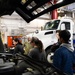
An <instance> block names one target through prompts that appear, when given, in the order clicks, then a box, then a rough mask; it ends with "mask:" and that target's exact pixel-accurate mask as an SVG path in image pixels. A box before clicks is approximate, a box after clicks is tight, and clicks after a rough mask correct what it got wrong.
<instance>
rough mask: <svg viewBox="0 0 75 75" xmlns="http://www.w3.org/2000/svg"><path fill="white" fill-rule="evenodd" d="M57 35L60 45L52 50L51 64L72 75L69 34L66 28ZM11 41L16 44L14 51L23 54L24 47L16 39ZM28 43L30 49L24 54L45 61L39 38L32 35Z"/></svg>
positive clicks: (72, 61)
mask: <svg viewBox="0 0 75 75" xmlns="http://www.w3.org/2000/svg"><path fill="white" fill-rule="evenodd" d="M58 36H59V39H58V41H59V43H60V45H59V47H58V48H57V49H56V50H55V51H54V56H53V65H54V66H55V67H57V68H58V69H59V70H62V71H63V72H65V73H67V74H68V75H73V63H74V49H73V47H71V45H70V43H69V40H70V37H71V34H70V32H69V31H67V30H61V31H60V32H59V34H58ZM15 42H16V43H15ZM13 43H14V44H15V45H16V46H15V51H14V53H17V52H20V53H21V54H24V49H23V47H22V44H21V43H19V41H18V39H14V40H13ZM29 43H30V45H31V49H30V50H29V52H28V53H26V54H27V55H28V56H29V57H31V58H33V59H35V60H36V59H37V60H38V61H46V52H45V50H44V49H43V43H42V42H41V40H39V39H38V38H36V37H32V38H31V40H30V42H29ZM23 66H24V64H23Z"/></svg>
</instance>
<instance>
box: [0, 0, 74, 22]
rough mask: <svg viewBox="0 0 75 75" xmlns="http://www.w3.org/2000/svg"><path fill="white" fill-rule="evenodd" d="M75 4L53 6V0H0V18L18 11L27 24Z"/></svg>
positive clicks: (63, 2)
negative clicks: (48, 13)
mask: <svg viewBox="0 0 75 75" xmlns="http://www.w3.org/2000/svg"><path fill="white" fill-rule="evenodd" d="M57 1H58V0H57ZM73 2H75V0H63V1H62V2H60V3H56V4H53V3H52V0H43V1H42V0H0V16H3V15H11V14H12V13H13V12H14V11H16V12H17V13H18V14H19V15H20V16H21V17H22V18H23V19H24V20H25V21H26V22H30V21H32V20H34V19H35V18H37V17H39V16H41V15H43V14H45V13H47V12H50V11H52V10H54V9H56V8H59V7H61V6H64V5H67V4H70V3H73ZM40 10H41V11H40Z"/></svg>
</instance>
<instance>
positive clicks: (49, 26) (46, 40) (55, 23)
mask: <svg viewBox="0 0 75 75" xmlns="http://www.w3.org/2000/svg"><path fill="white" fill-rule="evenodd" d="M57 30H69V31H70V33H71V38H70V43H71V45H72V46H74V43H75V36H74V35H75V34H74V33H75V23H74V21H73V19H71V18H68V17H65V18H62V19H55V20H51V21H50V22H47V23H46V24H45V26H44V30H42V31H38V32H36V33H35V32H34V33H32V34H28V35H27V36H35V37H37V38H39V39H40V40H41V41H42V42H43V45H44V49H45V50H46V51H47V50H48V49H49V48H50V46H51V45H52V44H54V43H56V42H57V37H56V31H57Z"/></svg>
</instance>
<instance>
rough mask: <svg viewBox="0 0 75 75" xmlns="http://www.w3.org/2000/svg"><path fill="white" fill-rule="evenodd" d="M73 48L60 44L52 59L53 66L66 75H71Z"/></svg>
mask: <svg viewBox="0 0 75 75" xmlns="http://www.w3.org/2000/svg"><path fill="white" fill-rule="evenodd" d="M73 51H74V49H73V47H72V46H71V45H70V44H66V43H62V44H61V45H60V47H59V48H58V49H57V50H56V52H55V53H54V57H53V65H54V66H55V67H57V68H58V69H60V70H62V71H63V72H65V73H67V74H68V75H73Z"/></svg>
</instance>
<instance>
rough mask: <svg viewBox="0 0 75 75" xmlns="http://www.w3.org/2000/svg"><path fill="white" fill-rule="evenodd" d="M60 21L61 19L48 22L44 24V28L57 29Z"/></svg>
mask: <svg viewBox="0 0 75 75" xmlns="http://www.w3.org/2000/svg"><path fill="white" fill-rule="evenodd" d="M59 22H60V20H53V21H50V22H47V23H46V24H45V26H44V30H55V29H57V27H58V25H59Z"/></svg>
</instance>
